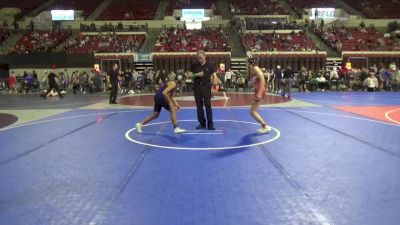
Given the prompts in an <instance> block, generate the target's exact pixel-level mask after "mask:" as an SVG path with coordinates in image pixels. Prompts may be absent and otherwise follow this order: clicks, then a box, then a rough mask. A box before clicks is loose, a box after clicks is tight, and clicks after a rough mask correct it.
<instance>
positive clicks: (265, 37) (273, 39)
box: [242, 33, 316, 52]
mask: <svg viewBox="0 0 400 225" xmlns="http://www.w3.org/2000/svg"><path fill="white" fill-rule="evenodd" d="M242 43H243V45H244V46H245V48H246V50H250V51H295V52H297V51H314V50H316V47H315V44H314V43H313V42H312V40H311V39H309V38H308V37H307V36H306V35H305V34H302V33H297V34H295V33H291V34H265V33H264V34H245V35H244V36H243V37H242Z"/></svg>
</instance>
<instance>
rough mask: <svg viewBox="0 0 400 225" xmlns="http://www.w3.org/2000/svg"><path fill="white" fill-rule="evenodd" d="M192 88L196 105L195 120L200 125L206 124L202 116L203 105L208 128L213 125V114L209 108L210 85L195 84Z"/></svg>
mask: <svg viewBox="0 0 400 225" xmlns="http://www.w3.org/2000/svg"><path fill="white" fill-rule="evenodd" d="M193 90H194V99H195V101H196V107H197V120H198V121H199V123H200V125H201V126H203V127H205V126H206V119H205V117H204V109H203V106H205V107H206V113H207V126H208V127H209V128H210V127H214V122H213V114H212V109H211V85H201V84H195V85H194V87H193Z"/></svg>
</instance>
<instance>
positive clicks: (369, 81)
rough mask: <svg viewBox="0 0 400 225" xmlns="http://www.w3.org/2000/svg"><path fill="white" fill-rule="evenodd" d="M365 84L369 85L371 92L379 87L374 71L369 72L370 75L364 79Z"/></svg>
mask: <svg viewBox="0 0 400 225" xmlns="http://www.w3.org/2000/svg"><path fill="white" fill-rule="evenodd" d="M364 85H365V86H367V90H368V91H369V92H374V91H375V90H376V89H377V88H378V79H377V78H376V77H375V74H374V72H370V73H369V77H367V78H366V79H365V80H364Z"/></svg>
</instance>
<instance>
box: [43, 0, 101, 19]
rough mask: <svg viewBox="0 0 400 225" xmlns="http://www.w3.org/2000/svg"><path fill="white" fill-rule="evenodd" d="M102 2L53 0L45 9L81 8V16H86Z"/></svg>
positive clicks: (96, 0) (94, 0)
mask: <svg viewBox="0 0 400 225" xmlns="http://www.w3.org/2000/svg"><path fill="white" fill-rule="evenodd" d="M101 2H102V0H85V1H81V0H55V1H53V2H52V3H51V4H50V5H49V6H48V7H47V9H46V10H53V9H59V10H69V9H73V10H81V11H82V16H83V17H85V18H86V17H88V16H89V15H90V14H91V13H92V12H93V11H94V10H95V9H96V7H97V6H98V5H99V4H100V3H101Z"/></svg>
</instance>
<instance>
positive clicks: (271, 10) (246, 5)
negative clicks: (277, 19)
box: [229, 0, 289, 15]
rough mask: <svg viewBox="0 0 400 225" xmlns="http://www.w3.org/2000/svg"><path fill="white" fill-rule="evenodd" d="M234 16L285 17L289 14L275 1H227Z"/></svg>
mask: <svg viewBox="0 0 400 225" xmlns="http://www.w3.org/2000/svg"><path fill="white" fill-rule="evenodd" d="M229 8H230V10H231V13H232V14H234V15H286V14H289V13H288V12H287V10H285V9H284V8H283V6H282V5H281V4H279V2H278V1H277V0H267V1H265V0H246V1H243V0H229Z"/></svg>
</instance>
